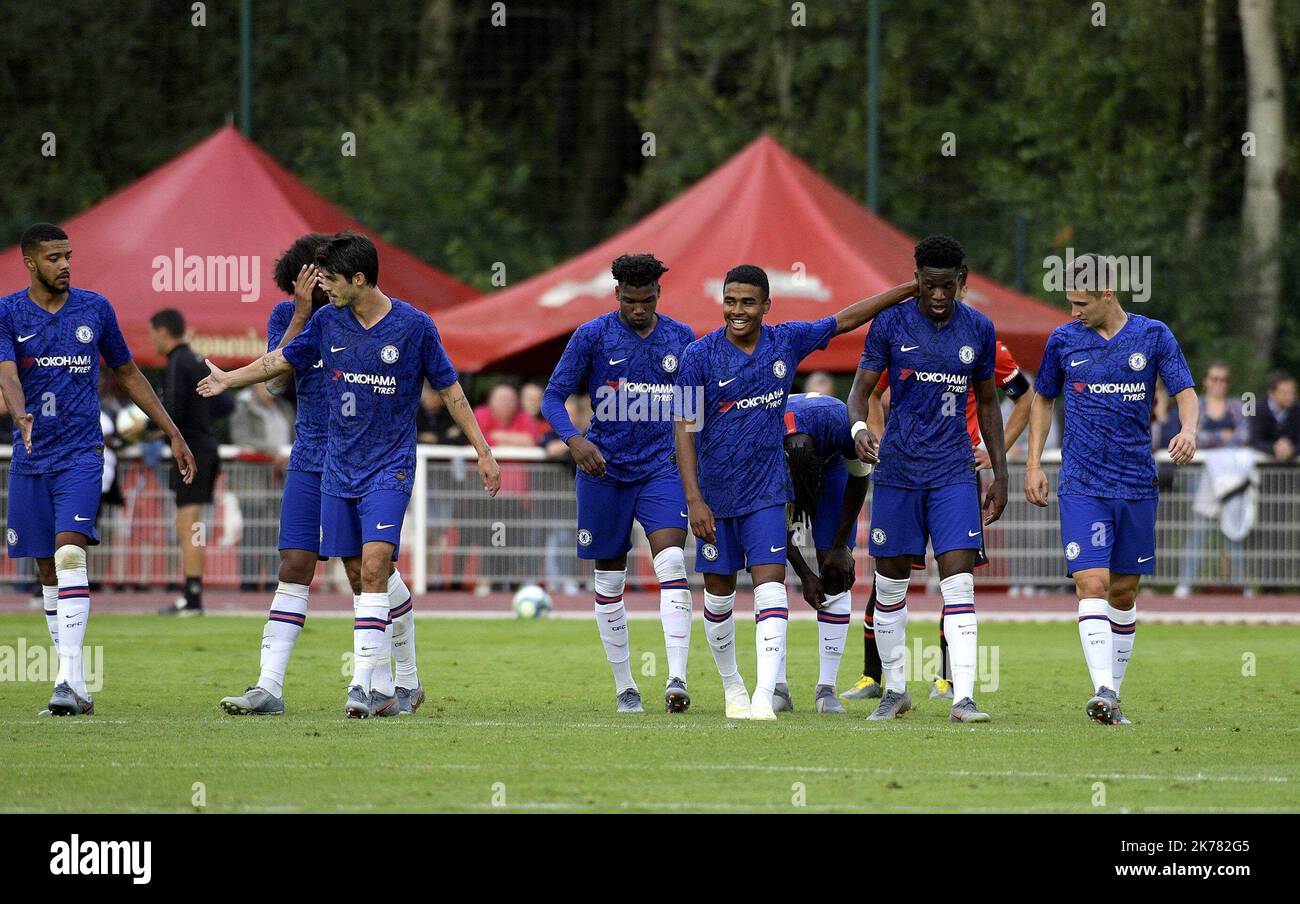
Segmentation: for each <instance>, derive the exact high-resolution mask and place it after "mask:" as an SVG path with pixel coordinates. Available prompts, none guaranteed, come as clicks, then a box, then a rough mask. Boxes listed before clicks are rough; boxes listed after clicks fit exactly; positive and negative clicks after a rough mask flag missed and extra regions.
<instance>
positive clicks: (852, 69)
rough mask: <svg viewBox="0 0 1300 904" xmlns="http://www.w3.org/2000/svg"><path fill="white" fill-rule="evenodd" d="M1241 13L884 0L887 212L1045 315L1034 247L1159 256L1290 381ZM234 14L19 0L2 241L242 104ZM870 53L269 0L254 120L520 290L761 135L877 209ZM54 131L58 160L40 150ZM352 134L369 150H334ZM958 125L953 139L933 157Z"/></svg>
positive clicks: (13, 13)
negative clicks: (1255, 323) (1265, 323)
mask: <svg viewBox="0 0 1300 904" xmlns="http://www.w3.org/2000/svg"><path fill="white" fill-rule="evenodd" d="M1239 2H1241V3H1244V2H1247V0H1109V2H1106V3H1105V4H1104V15H1105V20H1106V24H1105V25H1104V26H1098V25H1095V24H1094V22H1095V19H1096V7H1097V5H1098V4H1094V3H1092V2H1083V0H882V3H881V10H882V13H881V22H882V41H881V95H880V103H881V114H882V129H881V169H880V174H881V197H880V209H881V213H882V214H883V215H884V216H886V217H888V218H889V219H891V220H893V221H894V222H896V223H897V224H898V225H900V226H901V227H902V228H903V229H905V230H907V231H909V232H911V233H913V234H924V233H927V232H934V231H940V230H943V231H949V232H952V233H953V234H954V235H956V236H957V237H958V238H960V239H961V240H962V241H963V243H964V244H965V245H966V246H967V248H968V250H969V252H970V256H971V259H972V263H973V265H974V266H975V267H976V268H977V269H980V270H982V271H984V272H986V273H988V274H989V275H991V276H994V277H995V278H998V279H1001V280H1002V281H1004V282H1007V283H1010V284H1013V285H1017V284H1018V285H1019V286H1020V287H1023V288H1024V289H1026V290H1027V291H1029V292H1031V293H1033V294H1036V295H1038V296H1039V297H1042V298H1044V299H1047V300H1049V301H1051V302H1052V303H1056V304H1058V305H1059V304H1061V303H1062V300H1061V299H1060V298H1059V297H1058V298H1052V297H1051V296H1050V295H1049V294H1048V293H1046V292H1045V291H1044V290H1043V288H1042V279H1041V275H1042V258H1043V257H1044V256H1045V255H1048V254H1057V253H1064V250H1065V248H1066V247H1073V248H1075V249H1076V250H1077V251H1083V250H1103V251H1107V252H1109V253H1116V254H1142V255H1147V254H1149V255H1151V256H1152V258H1153V261H1154V266H1155V274H1154V294H1153V297H1152V300H1151V301H1150V302H1149V303H1148V305H1146V306H1145V308H1144V309H1143V310H1144V313H1149V314H1151V315H1152V316H1156V317H1160V318H1162V319H1165V320H1167V321H1168V322H1169V323H1170V324H1171V326H1173V328H1174V329H1175V331H1176V333H1177V334H1178V335H1179V336H1180V338H1181V339H1182V340H1183V343H1184V347H1185V348H1186V350H1187V351H1188V354H1189V358H1191V359H1192V362H1193V366H1194V367H1200V366H1203V365H1204V364H1205V363H1206V362H1208V361H1209V360H1210V359H1211V358H1214V357H1224V358H1227V359H1228V360H1229V361H1230V362H1231V363H1233V364H1234V366H1235V367H1236V368H1237V370H1238V374H1239V379H1238V381H1237V382H1238V385H1239V387H1240V386H1242V383H1243V381H1245V380H1249V381H1255V380H1258V379H1259V378H1260V377H1261V376H1262V375H1263V373H1264V372H1265V371H1266V370H1267V369H1269V368H1272V367H1286V368H1289V369H1291V370H1292V371H1300V328H1298V327H1297V326H1296V325H1295V321H1294V318H1290V317H1287V316H1285V315H1286V313H1287V311H1288V309H1289V306H1288V305H1286V302H1287V301H1290V300H1291V299H1293V298H1294V297H1295V292H1294V290H1293V289H1292V288H1291V287H1292V286H1294V285H1295V281H1296V278H1297V276H1298V275H1300V227H1297V220H1296V217H1295V216H1294V211H1295V203H1296V181H1295V173H1296V172H1297V164H1298V163H1300V128H1297V127H1296V125H1295V123H1294V118H1295V117H1294V114H1295V112H1296V109H1297V97H1298V96H1300V90H1297V86H1300V3H1293V2H1286V0H1282V2H1277V3H1276V5H1275V9H1274V13H1273V15H1274V29H1273V32H1274V35H1275V37H1276V41H1277V45H1278V48H1279V51H1280V59H1281V68H1282V80H1283V85H1284V86H1285V87H1286V91H1287V94H1286V96H1285V97H1284V103H1285V108H1286V113H1287V117H1288V121H1289V124H1290V125H1291V127H1290V128H1289V129H1288V130H1287V134H1286V138H1285V140H1286V142H1287V147H1286V153H1285V160H1286V169H1285V171H1284V173H1283V174H1282V176H1281V177H1280V178H1279V179H1278V180H1277V184H1276V186H1275V188H1276V190H1277V191H1278V192H1279V193H1280V194H1281V195H1282V199H1283V203H1284V209H1285V210H1286V212H1287V214H1288V216H1286V217H1285V218H1284V221H1283V235H1282V239H1281V241H1280V242H1279V243H1278V246H1277V247H1276V249H1275V250H1274V252H1273V253H1274V254H1275V255H1276V256H1277V257H1278V258H1280V260H1281V261H1282V271H1283V295H1282V311H1283V316H1282V317H1281V319H1280V324H1281V325H1280V327H1279V329H1278V335H1277V336H1275V337H1272V341H1271V343H1265V344H1264V345H1263V346H1261V343H1260V340H1259V337H1258V336H1256V335H1254V334H1253V333H1252V331H1251V330H1250V329H1249V323H1244V322H1243V321H1245V320H1248V319H1249V318H1246V317H1243V316H1241V312H1242V311H1244V310H1249V306H1243V297H1244V296H1245V295H1246V294H1247V293H1250V292H1251V291H1252V288H1251V279H1250V272H1249V269H1250V268H1249V267H1248V266H1247V267H1243V265H1242V262H1241V255H1242V246H1241V241H1242V240H1241V234H1242V219H1241V215H1242V204H1243V180H1244V169H1245V164H1244V160H1245V158H1244V157H1243V155H1242V151H1241V148H1242V135H1243V132H1244V131H1246V100H1245V98H1246V94H1247V84H1246V78H1247V77H1246V64H1245V59H1246V52H1247V51H1246V49H1245V48H1244V46H1243V41H1242V26H1241V21H1240V15H1239V8H1238V7H1239ZM200 6H201V7H202V12H203V15H204V16H205V20H206V24H204V25H203V26H201V27H200V26H196V25H195V24H193V22H194V20H195V17H196V14H197V10H198V8H199V7H200ZM494 7H496V8H495V9H494ZM238 10H239V4H238V2H237V0H209V2H206V3H203V4H195V3H190V2H178V0H171V2H168V0H143V2H129V0H101V2H92V0H70V2H69V0H65V2H60V3H57V4H37V3H28V2H14V3H6V4H3V6H0V50H2V57H0V110H3V112H4V128H3V129H0V172H3V174H4V175H3V183H2V184H3V190H2V191H0V197H2V200H0V230H2V232H0V234H2V235H3V236H5V237H6V238H5V239H4V240H3V242H0V244H8V243H9V242H10V241H12V240H16V238H17V234H18V232H19V231H20V230H21V228H22V227H23V225H25V224H26V223H28V222H31V221H33V220H37V219H49V220H59V219H62V218H65V217H67V216H69V215H71V214H73V213H75V212H77V211H78V210H81V209H82V208H84V207H86V206H88V205H90V204H92V203H94V202H96V201H98V200H100V199H101V198H103V197H104V196H105V195H106V194H108V193H110V192H111V191H113V190H115V189H117V188H120V187H121V186H123V185H125V184H126V183H128V182H130V181H131V180H132V179H134V178H136V177H138V176H140V175H142V174H144V173H145V172H147V171H148V170H149V169H151V168H152V167H154V166H157V165H158V164H160V163H162V162H163V161H165V160H167V159H169V158H170V157H172V156H174V155H175V154H177V153H178V152H180V151H182V150H184V149H185V148H186V147H188V146H190V145H192V144H194V143H195V142H197V141H199V140H201V139H202V138H204V137H205V136H207V135H208V134H210V133H211V132H212V131H213V130H214V129H216V128H217V127H218V126H220V125H222V124H223V123H224V122H226V121H227V119H228V118H229V117H230V116H231V115H232V114H233V113H234V112H235V111H236V110H237V109H238V98H239V84H238V72H239V27H238ZM494 13H495V14H497V15H498V22H499V15H500V14H501V13H504V16H505V25H504V26H501V25H499V24H494V22H493V16H494ZM801 15H802V16H803V17H804V18H803V21H802V24H796V22H797V21H799V17H800V16H801ZM1207 26H1208V28H1207ZM866 46H867V0H807V2H806V3H803V4H792V3H789V2H777V0H748V2H747V0H607V2H592V3H573V2H570V0H507V2H505V3H504V4H495V5H494V4H492V3H489V2H453V0H386V2H384V3H362V2H350V0H347V2H345V0H297V2H292V3H290V2H279V0H256V2H254V3H253V51H254V55H253V75H254V93H253V122H252V137H253V138H254V140H256V141H257V142H259V143H260V144H261V145H262V146H263V147H265V148H266V149H267V150H268V151H269V152H270V153H271V154H272V155H274V156H275V157H276V158H277V159H278V160H280V161H281V162H283V163H285V164H286V165H287V166H289V167H290V168H291V169H293V170H294V171H295V172H297V173H298V174H299V175H301V176H303V177H304V178H306V179H307V180H308V181H309V182H310V183H312V184H313V185H314V187H315V188H317V189H318V190H319V191H320V192H321V193H323V194H324V195H326V196H327V197H329V198H331V199H333V200H334V201H335V202H336V203H339V204H340V205H341V206H343V207H344V208H345V209H346V210H348V212H349V213H351V214H352V215H354V216H355V217H357V218H358V219H360V220H362V221H363V222H365V223H367V224H368V225H369V226H370V227H372V228H374V229H377V230H379V231H380V232H381V233H382V234H384V235H385V236H386V237H388V238H390V239H392V240H394V241H396V242H398V243H399V244H402V245H404V246H406V247H407V248H409V249H411V250H412V251H414V252H415V253H417V254H419V255H421V256H422V257H424V258H425V259H426V260H428V261H429V262H431V263H433V264H434V265H436V266H439V267H441V268H443V269H445V270H447V271H449V272H451V273H453V274H455V275H456V276H458V277H459V278H461V279H463V280H465V281H467V282H469V283H471V284H474V285H476V286H478V287H480V288H483V289H484V290H488V289H490V288H491V284H490V278H491V272H492V271H491V268H492V265H493V263H494V262H497V261H501V262H504V263H505V264H506V266H507V272H508V273H509V275H510V279H511V280H512V281H514V280H518V279H521V278H524V277H526V276H528V275H531V274H532V273H535V272H538V271H539V270H542V269H544V268H545V267H547V266H550V265H551V264H554V263H556V262H558V261H560V260H563V259H564V258H565V257H566V256H568V255H570V254H572V253H574V252H577V251H580V250H582V249H583V248H585V247H587V246H588V245H590V244H592V243H593V242H595V241H597V240H599V239H600V238H602V237H604V236H607V235H609V234H611V233H612V232H614V231H616V230H617V229H619V228H621V227H622V226H624V225H627V224H628V223H629V222H631V221H633V220H635V219H636V218H638V217H639V216H641V215H643V214H645V213H646V212H648V211H649V210H651V209H652V208H653V207H655V206H656V205H658V204H659V203H661V202H663V201H665V200H666V199H668V198H670V197H671V196H672V195H674V194H675V193H676V192H678V191H680V190H681V189H683V188H684V187H686V186H687V185H689V184H690V183H691V182H692V181H693V180H695V179H697V178H699V177H700V176H702V175H704V174H705V173H707V172H708V171H709V170H710V169H712V168H713V167H715V166H717V165H718V164H719V163H721V162H722V161H723V160H725V159H726V158H727V157H728V156H729V155H731V154H732V153H734V152H735V151H736V150H738V149H739V148H740V147H742V146H743V145H744V144H746V143H747V142H749V141H750V140H751V139H753V137H754V136H755V135H756V134H758V133H759V132H760V131H762V130H767V131H769V132H771V133H772V134H773V135H774V136H775V137H776V138H778V139H779V140H780V141H782V142H783V143H785V144H786V145H787V146H788V147H790V148H791V149H792V150H793V151H794V152H795V153H797V154H799V155H801V156H802V157H803V158H804V159H806V160H807V161H808V162H809V163H811V164H812V165H813V166H815V167H816V168H818V169H819V170H820V171H821V172H823V173H824V174H826V175H827V176H828V177H830V178H831V179H832V180H834V181H835V182H836V183H838V184H839V185H840V186H841V187H842V188H844V189H845V190H847V191H849V192H850V193H852V194H855V195H857V196H858V197H863V195H864V190H865V171H866V139H865V130H866V101H865V99H866V80H867V63H866ZM47 131H48V132H54V133H55V134H56V135H57V136H58V147H59V153H58V155H57V157H54V158H47V157H43V156H41V154H40V153H39V149H40V141H41V135H42V134H43V133H45V132H47ZM344 132H352V133H354V134H355V135H356V141H357V156H356V157H354V158H345V157H343V156H342V155H341V154H340V140H341V139H340V136H341V134H342V133H344ZM645 133H653V135H654V139H655V155H654V156H645V155H643V135H644V134H645ZM944 133H952V135H953V137H954V140H955V142H956V149H957V153H956V155H955V156H944V155H943V154H941V153H940V148H941V141H942V140H943V139H942V136H943V135H944ZM1261 140H1263V139H1261ZM773 228H777V227H775V226H774V227H773ZM1017 248H1019V249H1020V254H1019V256H1018V255H1017Z"/></svg>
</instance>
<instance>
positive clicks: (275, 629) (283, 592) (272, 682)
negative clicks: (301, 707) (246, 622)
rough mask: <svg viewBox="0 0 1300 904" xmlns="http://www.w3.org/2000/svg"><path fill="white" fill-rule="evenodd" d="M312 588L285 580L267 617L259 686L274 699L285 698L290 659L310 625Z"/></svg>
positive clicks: (279, 587)
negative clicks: (309, 600) (300, 637)
mask: <svg viewBox="0 0 1300 904" xmlns="http://www.w3.org/2000/svg"><path fill="white" fill-rule="evenodd" d="M310 589H311V588H310V587H309V586H308V585H306V584H290V583H288V582H287V581H281V582H280V584H279V586H278V587H276V588H275V596H273V597H272V598H271V611H270V612H269V613H268V614H267V616H266V627H265V628H263V629H262V672H261V674H260V675H259V676H258V678H257V686H258V687H260V688H262V689H263V690H266V691H269V692H270V693H271V695H272V696H274V697H280V696H283V695H284V673H285V670H286V669H287V668H288V667H289V656H290V654H292V653H293V645H294V643H296V642H297V640H298V635H299V634H301V633H302V628H303V625H305V624H307V595H308V593H309V592H310Z"/></svg>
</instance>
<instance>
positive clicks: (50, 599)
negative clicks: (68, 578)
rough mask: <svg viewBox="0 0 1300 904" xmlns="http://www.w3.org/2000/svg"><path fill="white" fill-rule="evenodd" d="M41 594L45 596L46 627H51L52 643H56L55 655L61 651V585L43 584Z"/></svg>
mask: <svg viewBox="0 0 1300 904" xmlns="http://www.w3.org/2000/svg"><path fill="white" fill-rule="evenodd" d="M41 596H43V597H44V598H45V627H47V628H49V629H50V643H52V644H54V652H55V655H58V652H59V585H58V584H55V585H54V586H53V587H46V586H45V585H44V584H42V585H41Z"/></svg>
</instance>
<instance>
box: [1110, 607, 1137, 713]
mask: <svg viewBox="0 0 1300 904" xmlns="http://www.w3.org/2000/svg"><path fill="white" fill-rule="evenodd" d="M1106 609H1107V613H1106V614H1107V615H1108V616H1109V618H1110V650H1111V660H1110V674H1111V679H1112V680H1113V681H1114V682H1115V683H1114V684H1112V685H1111V689H1112V690H1113V691H1115V693H1116V694H1118V693H1119V686H1120V685H1121V684H1123V683H1124V673H1125V672H1127V671H1128V661H1129V659H1130V658H1131V657H1132V655H1133V640H1134V638H1135V637H1136V633H1135V632H1136V630H1137V617H1138V611H1137V603H1136V602H1134V603H1133V608H1132V609H1116V608H1115V607H1114V606H1110V605H1107V606H1106Z"/></svg>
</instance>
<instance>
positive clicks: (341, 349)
mask: <svg viewBox="0 0 1300 904" xmlns="http://www.w3.org/2000/svg"><path fill="white" fill-rule="evenodd" d="M345 348H347V346H346V345H340V346H339V347H338V348H335V347H334V346H332V345H331V346H330V351H332V352H341V351H343V350H344V349H345Z"/></svg>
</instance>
